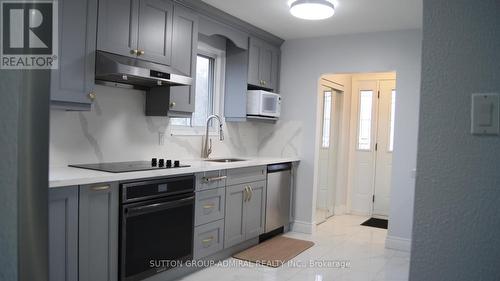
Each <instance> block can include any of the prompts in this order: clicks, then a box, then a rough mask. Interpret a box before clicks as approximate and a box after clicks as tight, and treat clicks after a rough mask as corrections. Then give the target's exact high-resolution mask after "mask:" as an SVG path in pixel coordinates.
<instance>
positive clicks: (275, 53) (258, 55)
mask: <svg viewBox="0 0 500 281" xmlns="http://www.w3.org/2000/svg"><path fill="white" fill-rule="evenodd" d="M248 44H249V45H248V84H249V85H252V86H256V87H258V88H264V89H270V90H273V91H275V92H277V91H278V76H279V56H280V50H279V49H278V48H277V47H275V46H272V45H271V44H269V43H267V42H264V41H263V40H260V39H258V38H255V37H250V39H249V43H248Z"/></svg>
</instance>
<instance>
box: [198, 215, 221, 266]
mask: <svg viewBox="0 0 500 281" xmlns="http://www.w3.org/2000/svg"><path fill="white" fill-rule="evenodd" d="M223 237H224V220H218V221H215V222H212V223H209V224H205V225H202V226H198V227H195V229H194V243H193V244H194V253H193V256H194V258H195V259H199V258H203V257H206V256H209V255H212V254H215V253H216V252H218V251H220V250H222V248H223V246H224V245H223Z"/></svg>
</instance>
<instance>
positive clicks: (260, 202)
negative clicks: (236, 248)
mask: <svg viewBox="0 0 500 281" xmlns="http://www.w3.org/2000/svg"><path fill="white" fill-rule="evenodd" d="M247 185H248V186H250V199H249V200H248V201H247V202H246V204H245V224H246V225H245V240H248V239H252V238H255V237H257V236H259V235H260V234H262V233H264V227H265V215H266V211H265V210H266V181H258V182H252V183H249V184H247Z"/></svg>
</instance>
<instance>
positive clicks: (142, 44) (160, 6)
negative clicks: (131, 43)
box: [137, 0, 173, 65]
mask: <svg viewBox="0 0 500 281" xmlns="http://www.w3.org/2000/svg"><path fill="white" fill-rule="evenodd" d="M139 3H140V4H139V31H138V38H139V39H138V43H137V45H138V49H139V52H140V53H139V58H141V59H144V60H149V61H152V62H155V63H161V64H165V65H170V62H171V57H172V17H173V16H172V14H173V5H172V2H170V1H169V0H139Z"/></svg>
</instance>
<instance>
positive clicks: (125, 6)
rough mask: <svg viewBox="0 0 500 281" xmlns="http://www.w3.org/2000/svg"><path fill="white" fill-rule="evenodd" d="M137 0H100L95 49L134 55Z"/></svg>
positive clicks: (135, 47) (136, 29)
mask: <svg viewBox="0 0 500 281" xmlns="http://www.w3.org/2000/svg"><path fill="white" fill-rule="evenodd" d="M138 12H139V1H137V0H100V1H99V15H98V28H97V30H98V31H97V49H98V50H101V51H106V52H110V53H114V54H119V55H123V56H129V57H136V53H135V50H137V32H138V17H139V16H138Z"/></svg>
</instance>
